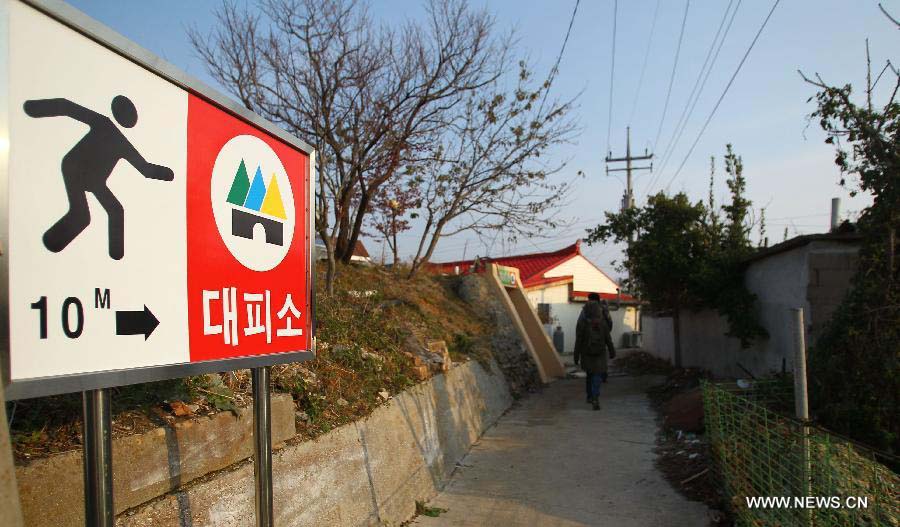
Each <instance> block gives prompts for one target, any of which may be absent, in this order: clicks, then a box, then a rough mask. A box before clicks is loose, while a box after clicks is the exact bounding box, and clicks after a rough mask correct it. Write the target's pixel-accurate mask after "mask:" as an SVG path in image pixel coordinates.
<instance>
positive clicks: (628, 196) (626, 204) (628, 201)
mask: <svg viewBox="0 0 900 527" xmlns="http://www.w3.org/2000/svg"><path fill="white" fill-rule="evenodd" d="M625 130H626V132H625V157H612V152H610V153H609V155H607V156H606V175H609V173H610V172H626V173H627V175H628V183H627V184H626V188H625V195H624V196H623V197H622V210H623V211H624V210H625V209H630V208H634V187H633V185H632V178H631V172H632V171H636V170H653V163H652V162H651V163H650V166H645V167H635V166H631V162H632V161H648V160H652V159H653V154H648V153H647V149H646V148H645V149H644V155H642V156H632V155H631V127H630V126H629V127H627V128H626V129H625ZM622 161H624V162H625V168H609V164H610V163H621V162H622Z"/></svg>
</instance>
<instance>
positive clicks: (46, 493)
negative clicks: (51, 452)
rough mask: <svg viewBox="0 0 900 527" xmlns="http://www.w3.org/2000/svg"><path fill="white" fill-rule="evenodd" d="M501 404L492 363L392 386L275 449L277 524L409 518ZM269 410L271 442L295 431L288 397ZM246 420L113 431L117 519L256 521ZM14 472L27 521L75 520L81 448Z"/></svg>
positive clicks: (222, 417) (505, 400)
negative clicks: (387, 395) (389, 392)
mask: <svg viewBox="0 0 900 527" xmlns="http://www.w3.org/2000/svg"><path fill="white" fill-rule="evenodd" d="M511 403H512V397H511V396H510V393H509V389H508V387H507V384H506V380H505V378H504V376H503V374H502V372H501V371H500V369H499V368H498V367H497V366H496V364H495V363H493V362H491V363H490V365H489V366H487V367H485V366H482V365H481V364H479V363H477V362H475V361H470V362H467V363H463V364H456V365H454V367H453V368H452V369H451V370H450V371H449V372H447V373H446V374H444V375H439V376H436V377H434V378H432V379H431V380H429V381H427V382H424V383H422V384H419V385H417V386H415V387H413V388H410V389H409V390H407V391H405V392H403V393H401V394H398V395H397V396H396V397H394V398H393V399H392V400H391V401H390V402H389V403H388V404H386V405H385V406H382V407H380V408H378V409H376V410H375V411H374V412H373V413H372V414H371V415H370V416H369V417H367V418H365V419H362V420H360V421H357V422H355V423H351V424H348V425H345V426H343V427H340V428H337V429H335V430H333V431H331V432H329V433H327V434H325V435H323V436H321V437H319V438H318V439H316V440H314V441H305V442H302V443H298V444H296V445H289V446H287V447H284V448H280V449H278V450H276V452H275V453H274V455H273V471H274V495H275V516H276V524H277V525H285V526H287V525H298V526H307V525H308V526H319V525H321V526H326V525H328V526H330V525H381V524H385V523H390V524H399V523H400V522H402V521H405V520H407V519H409V518H410V517H411V516H412V515H413V514H414V512H415V502H416V500H427V499H429V498H431V497H432V496H434V495H435V494H436V493H437V492H438V490H440V489H441V488H442V487H443V485H444V484H445V482H446V481H447V480H448V478H449V476H450V474H451V473H452V471H453V469H454V468H455V466H456V463H457V462H458V461H459V460H460V459H462V457H463V456H464V455H465V454H466V452H467V451H468V449H469V448H470V446H471V445H472V443H474V442H475V441H476V440H477V439H478V437H479V436H480V435H481V434H482V433H483V432H484V430H485V429H486V428H488V427H489V426H490V425H492V424H493V423H494V422H495V421H496V420H497V419H498V418H499V417H500V415H502V414H503V412H504V411H506V409H507V408H508V407H509V406H510V404H511ZM272 417H273V442H274V443H276V444H277V443H283V442H284V441H285V440H287V439H289V438H290V437H291V436H293V435H294V434H295V433H296V432H295V429H294V406H293V402H292V401H291V400H290V397H288V396H284V395H279V396H273V400H272ZM249 430H250V415H249V412H246V411H245V412H242V413H241V414H240V415H239V416H237V417H235V416H233V415H232V414H230V413H223V414H219V415H217V416H213V417H212V418H209V419H207V420H199V421H192V422H187V423H182V424H179V425H177V426H176V427H175V429H174V431H173V429H170V428H160V429H157V430H153V431H151V432H148V433H146V434H140V435H136V436H131V437H127V438H123V439H119V440H116V441H114V444H113V455H114V458H113V467H114V480H115V481H114V489H115V500H116V509H117V512H121V511H123V510H124V509H129V510H127V511H124V513H122V514H120V515H119V517H118V520H117V522H116V524H117V525H120V526H129V527H131V526H134V527H138V526H154V527H156V526H172V527H176V526H177V527H182V526H191V527H201V526H238V525H240V526H245V525H246V526H251V525H255V523H254V512H253V488H254V487H253V465H252V463H251V462H250V461H249V460H248V459H247V458H248V457H249V453H250V452H249V451H250V431H249ZM222 469H225V470H222ZM216 471H218V472H216ZM16 472H17V479H18V482H19V491H20V496H21V500H22V505H23V514H24V515H25V517H26V524H27V525H35V526H50V525H52V526H67V525H72V526H78V525H83V513H82V503H81V499H82V495H83V490H82V482H81V453H80V452H73V453H69V454H61V455H58V456H53V457H50V458H47V459H44V460H40V461H36V462H34V463H32V464H31V465H29V466H28V467H18V468H17V470H16ZM210 472H212V473H210ZM173 489H175V490H173Z"/></svg>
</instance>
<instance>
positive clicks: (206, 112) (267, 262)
mask: <svg viewBox="0 0 900 527" xmlns="http://www.w3.org/2000/svg"><path fill="white" fill-rule="evenodd" d="M7 9H8V13H7V16H8V24H9V32H8V33H9V34H8V36H2V37H0V38H6V39H8V40H7V46H8V56H9V62H8V66H7V68H8V71H5V72H2V73H3V75H2V76H0V78H2V79H5V80H4V82H6V86H7V90H8V116H7V121H8V122H7V129H8V130H9V158H8V163H7V164H6V166H5V167H3V166H0V171H2V170H3V169H4V168H5V172H6V175H5V179H6V181H7V182H8V194H9V200H8V212H7V215H6V221H7V222H8V224H7V232H8V241H7V243H6V246H7V247H8V250H7V247H4V251H3V256H2V258H3V259H4V260H5V261H4V262H3V263H4V264H5V265H7V266H8V276H9V293H8V304H7V306H8V312H9V352H8V355H6V356H5V357H3V358H4V364H3V366H4V368H3V369H4V375H5V377H6V379H5V381H6V382H7V383H10V384H9V386H8V388H7V394H8V396H10V397H13V398H14V397H21V396H33V395H41V394H47V393H58V392H62V391H75V390H81V389H86V388H96V387H103V386H111V385H116V384H123V383H127V382H140V381H145V380H152V379H159V378H165V377H174V376H181V375H188V374H193V373H197V372H200V371H222V370H227V369H234V368H239V367H250V366H258V365H263V364H271V363H274V362H280V361H285V360H297V359H298V358H299V357H298V356H297V354H298V353H306V352H308V351H309V350H311V348H312V346H311V342H312V335H311V329H312V326H311V324H312V318H313V317H312V313H311V310H312V298H311V293H310V290H311V284H312V276H311V272H310V271H311V255H312V253H311V246H312V244H311V241H312V238H313V237H312V233H311V230H310V228H311V225H310V221H309V218H310V198H311V195H310V194H311V187H310V175H309V174H310V157H311V154H312V151H311V150H310V149H309V148H308V147H307V146H306V145H305V144H303V143H302V142H300V141H299V140H296V139H294V138H292V137H290V136H288V135H287V134H285V133H284V132H282V131H280V130H278V129H276V128H275V127H274V126H272V125H269V124H268V123H265V122H263V121H262V120H261V119H260V118H258V117H256V116H254V115H252V114H250V113H249V112H246V111H245V110H241V109H239V108H233V107H230V106H229V104H230V103H229V101H227V100H224V99H223V98H221V96H218V95H216V94H210V93H206V91H205V90H203V89H197V88H195V87H194V85H193V84H191V81H190V80H189V79H187V78H182V77H178V78H173V73H172V71H173V70H171V69H167V70H165V71H158V70H155V69H153V67H151V66H148V64H157V63H158V61H157V60H156V59H153V58H152V57H149V54H146V55H147V57H146V58H142V57H141V56H137V55H135V54H134V53H133V49H134V48H135V47H134V46H133V45H129V46H128V48H129V50H131V51H130V56H128V57H127V58H126V56H124V55H125V53H124V52H122V51H121V49H119V48H117V46H116V44H117V42H116V39H119V40H121V37H118V36H116V35H115V34H113V33H111V32H108V30H105V29H104V28H101V29H104V30H103V31H98V33H97V34H91V33H90V31H89V30H87V29H85V28H84V27H79V31H75V30H73V29H72V28H71V27H69V26H68V25H67V23H63V22H60V21H59V20H58V18H59V17H51V16H48V14H46V13H44V12H42V11H40V10H39V9H37V8H35V7H32V6H31V5H28V4H26V3H23V2H19V1H9V2H8V3H7ZM104 31H106V32H104ZM123 47H124V45H123ZM48 49H53V50H55V51H54V52H53V53H47V50H48ZM142 53H143V52H142ZM2 175H3V173H2V172H0V176H2ZM5 300H6V299H5ZM222 361H228V362H222Z"/></svg>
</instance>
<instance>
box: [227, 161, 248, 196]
mask: <svg viewBox="0 0 900 527" xmlns="http://www.w3.org/2000/svg"><path fill="white" fill-rule="evenodd" d="M249 191H250V177H249V176H248V175H247V167H246V166H244V160H243V159H241V166H239V167H238V169H237V174H235V175H234V181H233V182H232V183H231V190H229V191H228V200H227V201H228V203H232V204H234V205H238V206H243V205H244V201H246V200H247V193H248V192H249Z"/></svg>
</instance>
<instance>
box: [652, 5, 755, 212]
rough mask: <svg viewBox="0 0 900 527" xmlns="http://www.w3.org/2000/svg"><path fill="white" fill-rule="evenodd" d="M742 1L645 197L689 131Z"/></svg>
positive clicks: (726, 14) (701, 71)
mask: <svg viewBox="0 0 900 527" xmlns="http://www.w3.org/2000/svg"><path fill="white" fill-rule="evenodd" d="M732 1H733V0H732ZM741 1H742V0H738V2H737V5H735V8H734V11H732V12H731V18H730V19H729V20H728V26H726V27H725V32H724V33H722V39H721V40H719V44H718V46H717V47H716V52H715V54H714V55H713V57H712V61H710V62H709V68H708V69H707V70H706V73H705V74H704V73H703V68H701V69H700V75H701V76H702V77H703V81H702V82H701V83H700V87H699V89H697V84H696V83H695V84H694V88H695V89H697V92H696V95H693V101H691V97H688V104H690V109H688V111H687V116H686V117H685V119H684V121H683V122H681V124H680V127H681V128H680V129H679V126H678V125H676V126H675V129H676V131H677V134H676V135H675V137H674V138H673V141H672V142H670V144H669V145H668V146H667V147H666V151H665V155H664V156H663V160H662V163H660V167H659V170H658V171H657V172H656V174H655V175H654V177H653V179H651V180H650V183H649V184H648V185H647V188H646V189H645V191H644V195H645V196H646V195H648V194H649V193H650V191H651V190H652V189H653V186H654V185H655V184H656V182H657V181H658V180H659V177H660V176H661V175H662V174H663V171H665V169H666V167H667V166H668V164H669V159H671V158H672V155H673V154H674V153H675V147H676V146H678V143H679V142H681V137H682V135H684V131H685V130H686V129H687V124H688V123H689V122H690V119H691V116H692V115H694V109H695V108H696V107H697V103H698V102H699V101H700V95H702V94H703V89H704V88H705V87H706V82H707V81H708V80H709V76H710V74H711V73H712V70H713V68H714V67H715V65H716V61H717V60H718V59H719V52H721V51H722V46H723V45H724V44H725V39H726V38H727V37H728V33H729V32H730V31H731V25H732V23H734V17H735V15H737V12H738V9H739V8H740V7H741ZM728 5H729V8H730V7H731V3H729V4H728ZM727 16H728V9H726V10H725V16H724V17H723V18H722V21H723V22H724V20H725V17H727ZM721 30H722V25H721V24H719V31H721ZM716 35H717V37H718V33H716ZM715 43H716V39H715V38H714V39H713V45H715ZM710 51H712V47H710ZM706 58H707V60H709V54H708V53H707V55H706ZM705 64H706V63H705V62H704V65H705ZM697 79H698V80H699V79H700V77H698V78H697ZM685 108H687V106H685ZM682 115H684V114H683V112H682Z"/></svg>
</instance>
